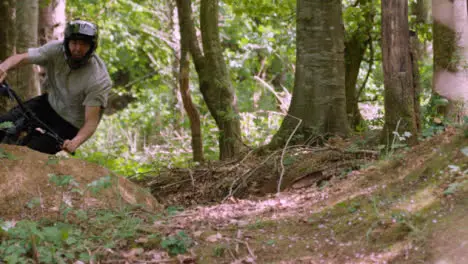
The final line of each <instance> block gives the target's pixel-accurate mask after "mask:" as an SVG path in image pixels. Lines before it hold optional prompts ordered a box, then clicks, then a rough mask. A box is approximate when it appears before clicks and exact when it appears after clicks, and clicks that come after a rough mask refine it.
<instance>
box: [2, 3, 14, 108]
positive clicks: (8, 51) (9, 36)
mask: <svg viewBox="0 0 468 264" xmlns="http://www.w3.org/2000/svg"><path fill="white" fill-rule="evenodd" d="M15 5H16V0H5V1H1V2H0V25H1V26H0V61H3V60H5V59H6V58H8V57H9V56H11V55H12V54H13V53H14V51H15V31H16V30H15V19H14V17H15ZM8 79H10V78H8ZM8 109H9V100H8V99H7V98H5V97H0V114H2V113H5V112H6V111H7V110H8Z"/></svg>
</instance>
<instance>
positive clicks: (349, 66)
mask: <svg viewBox="0 0 468 264" xmlns="http://www.w3.org/2000/svg"><path fill="white" fill-rule="evenodd" d="M358 3H359V5H360V7H361V8H362V10H366V13H364V16H365V17H366V20H365V21H364V23H362V24H360V25H359V26H358V27H357V28H356V30H354V31H347V32H345V43H344V44H345V87H346V113H347V115H348V122H349V125H350V126H351V128H352V129H357V128H358V127H360V126H363V118H362V115H361V113H360V111H359V104H358V103H359V96H360V92H362V91H361V87H362V88H364V86H365V84H366V81H367V77H366V79H365V80H364V83H363V84H362V85H361V87H357V82H358V76H359V71H360V69H361V63H362V61H363V59H364V56H365V54H366V51H367V50H368V49H369V57H370V58H369V62H368V63H369V69H368V73H367V74H366V75H368V74H370V72H371V71H372V65H373V61H372V60H373V59H374V58H373V52H374V51H373V49H372V46H371V45H372V41H373V40H372V38H371V30H372V27H373V23H372V22H373V20H374V16H375V11H374V10H375V8H374V1H373V0H364V1H360V2H358Z"/></svg>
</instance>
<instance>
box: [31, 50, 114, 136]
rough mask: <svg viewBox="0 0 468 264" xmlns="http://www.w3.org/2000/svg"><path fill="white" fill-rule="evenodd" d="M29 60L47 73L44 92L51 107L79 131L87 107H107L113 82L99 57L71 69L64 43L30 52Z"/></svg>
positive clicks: (95, 56)
mask: <svg viewBox="0 0 468 264" xmlns="http://www.w3.org/2000/svg"><path fill="white" fill-rule="evenodd" d="M28 59H29V61H30V62H32V63H34V64H38V65H41V66H43V67H44V68H45V70H46V76H47V79H46V80H45V82H44V84H43V88H44V89H45V91H47V93H48V94H49V95H48V98H49V103H50V105H51V107H52V108H53V109H54V110H55V111H56V112H57V114H59V115H60V116H61V117H62V118H63V119H65V120H66V121H68V122H69V123H71V124H72V125H74V126H75V127H77V128H81V127H82V126H83V124H84V121H85V106H101V107H103V108H105V107H106V106H107V98H108V95H109V91H110V89H111V87H112V81H111V79H110V77H109V73H108V72H107V68H106V65H105V64H104V62H103V61H102V60H101V59H100V58H99V57H98V56H97V55H94V56H92V57H91V58H90V59H89V61H88V63H87V64H85V65H84V66H82V67H80V68H78V69H73V70H72V69H71V68H70V67H69V66H68V64H67V61H66V59H65V53H64V47H63V42H62V41H52V42H49V43H47V44H45V45H44V46H42V47H39V48H31V49H29V50H28Z"/></svg>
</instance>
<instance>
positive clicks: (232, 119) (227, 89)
mask: <svg viewBox="0 0 468 264" xmlns="http://www.w3.org/2000/svg"><path fill="white" fill-rule="evenodd" d="M183 2H184V3H183V4H184V10H187V12H183V17H184V22H183V23H185V22H187V27H189V29H188V30H187V32H190V33H187V34H189V37H190V53H191V54H192V57H193V59H194V63H195V69H196V70H197V73H198V79H199V84H200V90H201V92H202V95H203V98H204V100H205V102H206V104H207V106H208V109H209V110H210V113H211V115H212V116H213V118H214V119H215V121H216V125H217V126H218V129H219V150H220V159H221V160H227V159H230V158H233V157H235V156H236V155H237V154H238V153H239V152H240V149H241V147H242V139H241V130H240V120H239V113H238V110H237V105H236V95H235V91H234V89H233V87H232V84H231V81H230V78H229V73H228V70H227V66H226V64H225V62H224V59H223V54H222V49H221V44H220V40H219V28H218V15H219V14H218V4H219V3H218V0H202V1H201V14H200V25H201V31H202V43H203V50H204V52H205V54H203V53H202V51H201V49H200V46H199V44H198V41H197V37H196V34H195V26H194V24H193V21H192V18H191V15H192V11H191V6H190V4H191V1H183ZM181 19H182V18H181ZM188 21H189V22H188Z"/></svg>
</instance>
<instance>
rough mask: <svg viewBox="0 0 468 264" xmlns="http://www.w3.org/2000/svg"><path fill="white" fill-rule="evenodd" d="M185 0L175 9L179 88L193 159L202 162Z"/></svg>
mask: <svg viewBox="0 0 468 264" xmlns="http://www.w3.org/2000/svg"><path fill="white" fill-rule="evenodd" d="M184 2H189V1H185V0H177V10H178V17H179V27H180V66H179V67H180V68H179V88H180V94H181V96H182V101H183V104H184V108H185V111H186V112H187V115H188V117H189V119H190V131H191V132H192V151H193V161H198V162H202V161H203V159H204V157H203V136H202V132H201V122H200V114H199V113H198V110H197V108H196V107H195V105H194V103H193V101H192V97H191V95H190V78H189V77H190V58H189V55H190V35H191V32H190V21H191V20H190V17H188V18H187V17H185V16H186V15H187V14H191V12H190V11H188V10H187V8H190V6H187V3H184Z"/></svg>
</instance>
